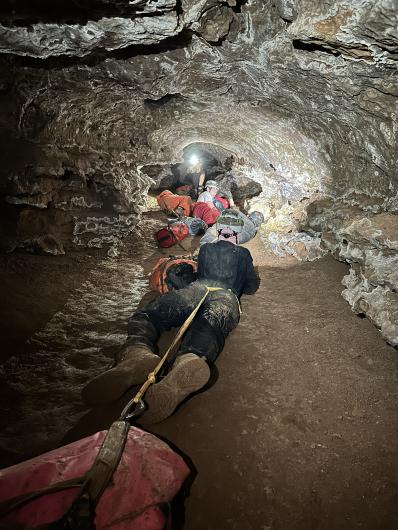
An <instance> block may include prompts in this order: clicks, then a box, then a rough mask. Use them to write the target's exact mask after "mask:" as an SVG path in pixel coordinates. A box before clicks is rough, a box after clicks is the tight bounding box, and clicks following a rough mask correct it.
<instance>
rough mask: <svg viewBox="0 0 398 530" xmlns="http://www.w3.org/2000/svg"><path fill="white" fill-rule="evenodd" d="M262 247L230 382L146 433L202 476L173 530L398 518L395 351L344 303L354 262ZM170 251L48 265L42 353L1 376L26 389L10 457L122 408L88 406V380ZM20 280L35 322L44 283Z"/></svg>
mask: <svg viewBox="0 0 398 530" xmlns="http://www.w3.org/2000/svg"><path fill="white" fill-rule="evenodd" d="M249 247H250V249H251V251H252V253H253V256H254V258H255V259H254V261H255V265H258V266H259V272H260V275H261V286H260V289H259V291H258V292H257V293H256V294H255V295H254V296H250V297H249V296H244V297H243V298H242V306H243V315H242V319H241V322H240V324H239V326H238V328H237V329H236V330H234V331H233V332H232V333H231V335H230V337H229V338H228V340H227V343H226V346H225V349H224V351H223V352H222V354H221V355H220V357H219V359H218V361H217V365H216V370H217V372H218V377H214V384H213V385H212V386H211V387H210V388H208V389H207V390H206V391H205V392H202V393H199V394H197V395H196V396H194V397H192V398H191V399H190V400H188V401H187V402H186V403H184V404H183V405H182V406H181V407H180V408H179V410H178V411H177V412H176V413H175V414H174V415H173V416H172V417H171V418H169V419H168V420H166V421H164V422H163V423H161V424H159V425H156V426H153V427H152V428H150V429H148V430H150V431H151V432H154V433H156V434H158V435H160V436H161V437H163V438H164V439H166V440H168V441H169V442H170V443H171V444H173V445H174V446H176V447H177V448H178V449H179V450H180V451H181V452H182V454H184V455H186V456H187V457H188V458H189V459H190V461H191V464H192V466H193V468H194V469H195V470H196V473H197V474H196V476H195V477H194V480H193V483H192V485H191V488H190V491H189V496H188V498H187V499H186V500H185V511H184V513H183V512H182V511H179V512H178V513H177V522H176V528H182V527H184V528H185V529H186V530H204V529H206V530H224V529H225V530H235V529H236V530H237V529H239V530H271V529H272V530H312V529H314V530H315V529H317V530H320V529H322V530H328V529H330V530H344V529H347V530H348V529H349V530H352V529H357V528H358V529H366V530H376V529H380V530H381V529H383V530H388V529H393V528H396V527H397V525H398V503H397V493H398V491H397V486H398V484H397V475H396V463H397V461H398V458H397V457H398V449H397V443H396V433H397V432H398V429H397V426H398V425H397V423H398V419H397V402H398V395H397V388H398V387H397V384H396V383H397V365H398V357H397V352H396V350H395V349H393V348H392V347H390V346H388V345H387V344H386V343H385V342H384V341H383V340H382V338H381V336H380V334H379V333H378V331H377V330H376V329H375V328H374V327H373V325H372V324H371V323H370V322H369V321H367V320H363V319H360V318H358V317H357V316H356V315H354V314H353V313H352V312H351V310H350V308H349V306H348V305H347V304H346V302H345V301H344V300H343V298H342V297H341V295H340V293H341V290H342V286H341V283H340V281H341V278H342V277H343V275H344V274H345V273H346V267H345V266H344V265H343V264H341V263H337V262H336V261H334V260H333V259H332V258H326V259H323V260H321V261H317V262H314V263H306V264H297V263H296V262H295V261H292V260H289V261H283V260H282V261H280V260H277V259H276V258H274V257H272V256H271V255H270V254H268V253H267V252H266V251H265V250H264V248H263V247H262V245H261V242H260V240H259V239H255V240H254V241H253V242H251V243H250V244H249ZM158 257H159V253H157V252H153V249H152V247H151V245H150V241H147V242H143V244H142V245H141V247H140V248H137V244H136V243H135V244H134V247H133V244H132V245H131V248H130V250H128V249H127V251H126V252H125V253H124V255H122V256H121V257H120V258H119V259H117V260H114V261H109V260H102V259H99V258H97V259H94V261H95V263H94V264H93V265H94V266H90V267H88V266H87V267H86V268H84V267H83V275H82V276H81V274H82V272H81V271H82V269H80V272H79V271H78V270H75V266H76V268H79V267H80V265H79V263H78V262H76V263H72V262H71V269H70V271H69V274H64V275H60V274H55V273H54V274H52V273H51V269H49V270H48V271H47V274H46V275H45V276H43V277H42V279H41V282H42V285H43V287H45V286H47V287H48V286H49V285H53V282H54V281H55V280H56V282H57V285H58V290H57V291H56V292H55V293H54V298H55V300H56V303H55V304H54V305H53V306H52V308H51V309H48V311H47V313H46V312H45V311H43V313H42V315H41V316H40V315H39V316H37V315H32V317H33V318H39V317H40V318H41V320H40V318H39V320H40V322H39V324H40V326H39V325H35V326H33V327H32V330H31V332H32V337H31V339H33V342H32V340H31V343H32V344H31V346H30V348H31V349H30V350H29V354H25V355H24V354H23V353H21V355H19V354H18V355H15V354H14V355H12V356H11V357H10V358H11V364H10V362H9V361H10V359H9V361H7V362H8V364H7V363H6V368H5V369H4V371H3V382H2V386H3V389H4V386H5V387H7V388H8V389H10V394H7V393H6V397H7V396H8V397H10V396H11V395H12V397H13V400H12V402H9V403H8V404H6V408H5V409H3V411H2V412H1V420H2V425H3V431H2V435H1V438H0V442H1V446H2V449H3V458H2V463H3V464H4V465H9V464H11V463H14V462H16V461H18V460H21V459H22V458H24V457H25V458H26V457H27V456H32V455H34V454H37V453H39V452H41V451H43V450H45V449H50V448H52V447H55V446H56V445H57V443H59V441H60V440H62V439H64V440H72V439H75V438H78V437H80V436H83V435H85V434H87V433H90V432H94V431H95V430H97V429H99V428H105V427H106V426H107V425H108V424H109V422H110V421H111V419H112V418H114V417H116V416H117V414H118V412H119V411H120V406H121V405H120V404H117V405H114V406H110V407H108V408H102V409H101V410H94V411H91V412H88V413H87V414H85V411H84V407H83V405H82V404H81V402H80V398H79V392H80V388H81V386H83V385H84V383H85V382H86V381H87V380H88V379H89V378H90V377H91V376H92V375H94V374H95V373H99V372H100V371H101V370H103V369H104V368H105V367H106V364H107V362H108V361H109V358H110V357H111V355H112V351H113V350H114V349H115V348H117V347H118V344H117V343H118V341H121V340H122V338H123V335H124V333H125V331H126V321H127V317H128V315H129V313H130V312H131V311H132V310H133V309H134V308H135V307H136V305H137V303H138V299H139V298H140V296H141V295H142V294H143V293H144V292H145V291H146V273H147V268H148V267H147V266H146V267H144V266H143V265H144V264H148V263H153V262H154V261H156V259H157V258H158ZM31 258H32V259H33V260H34V257H31ZM38 259H39V258H38ZM40 259H42V258H40ZM46 259H49V258H46ZM79 275H80V276H79ZM16 279H17V278H16ZM71 282H72V283H71ZM7 285H8V287H10V286H11V287H12V282H11V283H10V278H8V283H7ZM22 286H24V284H23V283H22ZM14 290H15V293H16V297H17V298H16V299H17V300H18V303H20V304H21V305H20V306H19V307H18V312H19V314H20V315H22V316H21V322H23V321H24V319H25V318H26V317H28V316H29V312H30V311H32V310H34V308H35V307H36V306H37V307H38V308H40V307H41V303H40V302H41V298H40V292H39V290H37V292H35V300H34V302H31V303H30V302H29V301H27V300H26V299H25V300H24V299H21V298H18V296H19V295H20V294H21V287H19V282H18V281H16V282H15V284H14ZM46 292H47V291H46V289H45V288H44V289H43V293H46ZM56 293H58V294H56ZM42 300H43V301H44V302H45V300H46V298H45V294H43V298H42ZM24 304H25V306H24ZM11 305H12V304H11ZM14 305H15V304H14ZM50 305H51V304H50ZM15 326H16V327H18V322H17V323H16V324H15ZM38 327H41V329H40V330H37V328H38ZM63 332H64V333H63ZM3 333H5V335H7V331H6V329H5V330H4V331H3ZM13 333H14V335H18V334H15V330H14V331H13ZM25 334H27V332H26V331H25ZM35 341H36V342H35ZM7 344H12V340H11V339H10V340H9V341H8V343H7ZM163 344H164V343H163ZM12 363H14V364H12ZM216 375H217V374H216ZM4 378H5V379H4ZM7 407H8V408H7ZM68 431H69V432H68ZM184 517H185V524H184V522H183V518H184Z"/></svg>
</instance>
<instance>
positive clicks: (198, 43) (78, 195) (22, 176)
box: [0, 0, 398, 342]
mask: <svg viewBox="0 0 398 530" xmlns="http://www.w3.org/2000/svg"><path fill="white" fill-rule="evenodd" d="M7 6H8V7H9V9H7ZM397 11H398V10H397V2H396V1H394V0H358V1H357V2H355V3H353V2H351V1H347V0H333V1H332V0H330V1H325V0H274V1H271V0H265V1H263V0H241V1H239V0H236V1H235V0H228V1H217V0H199V1H193V0H181V1H177V0H160V1H157V2H155V1H152V0H134V1H133V2H127V1H122V0H113V1H112V0H92V1H91V0H83V1H82V2H79V3H78V4H75V3H74V2H73V3H72V4H70V3H68V2H60V3H51V2H48V1H45V0H42V1H41V0H35V2H33V3H32V2H30V3H29V2H23V1H22V2H20V1H16V0H14V1H11V0H10V1H6V2H5V5H4V6H3V7H2V8H1V9H0V22H1V24H0V70H1V85H0V134H1V138H2V141H3V146H4V155H3V164H2V166H1V168H0V182H1V183H0V193H1V196H2V200H3V208H2V209H3V212H4V214H3V219H4V222H3V223H2V225H1V226H2V228H1V230H2V248H3V249H4V250H7V251H10V250H13V249H15V248H23V249H26V250H37V249H39V250H40V251H44V252H47V253H51V254H58V253H62V252H64V251H67V250H68V249H69V248H76V247H78V248H86V247H87V246H88V247H102V246H105V247H106V248H109V252H110V255H116V254H117V251H118V247H119V246H120V245H121V241H122V239H123V236H124V235H125V234H127V233H129V232H130V231H131V230H132V228H133V227H134V226H136V225H137V223H139V219H140V212H141V210H142V207H143V203H144V198H145V195H146V193H147V190H148V189H149V187H150V186H151V183H152V181H151V179H150V177H149V176H148V175H147V174H146V173H145V171H142V168H143V167H144V166H147V165H151V164H152V165H154V164H160V165H165V164H173V163H176V162H181V161H182V154H183V149H184V148H185V147H186V146H187V145H190V144H193V143H198V142H199V143H200V142H204V143H210V144H214V145H219V146H221V148H223V149H226V150H228V151H230V152H232V153H234V154H236V155H237V157H238V158H239V163H238V164H236V165H235V167H234V168H233V171H234V172H235V173H236V174H237V175H244V176H247V177H250V178H252V179H254V180H256V181H257V182H259V183H260V184H261V185H262V187H263V190H264V191H263V194H262V196H261V197H260V200H261V199H263V201H265V202H266V208H268V209H269V210H270V216H271V219H270V225H269V228H270V233H271V232H272V237H273V239H272V241H273V245H274V248H275V249H277V248H278V249H281V248H282V247H283V250H284V251H286V249H288V251H289V252H290V253H293V255H296V256H297V257H298V258H303V259H312V258H315V257H319V256H320V255H322V254H323V253H324V252H325V251H326V250H328V251H334V252H335V253H336V248H334V247H333V245H331V246H330V245H329V244H328V237H329V235H330V233H332V232H333V230H334V232H333V233H334V237H335V239H336V238H337V239H338V237H337V235H336V234H337V233H338V231H339V230H340V229H341V226H340V225H339V226H337V225H336V226H335V227H334V228H330V226H329V224H327V223H326V224H325V223H324V224H322V223H321V224H320V223H318V222H317V219H318V218H317V215H318V214H316V215H315V213H314V212H315V209H314V207H312V206H311V204H313V202H314V201H315V202H316V201H317V200H318V198H319V197H321V199H320V200H321V201H322V200H323V199H324V198H326V199H327V200H328V201H329V202H328V203H327V204H328V206H327V210H328V213H327V215H326V214H325V216H324V217H325V219H326V218H329V217H333V216H334V215H335V216H337V218H338V217H339V216H338V215H337V214H336V212H337V211H340V210H341V209H342V208H343V209H344V208H345V207H346V206H347V205H350V208H351V212H350V213H349V214H347V216H348V217H349V218H350V219H354V218H355V219H356V220H358V219H368V220H369V219H371V218H372V217H373V216H375V215H381V214H384V213H386V212H388V215H390V216H391V217H390V219H391V223H392V224H394V223H395V221H396V215H395V214H396V212H397V210H398V178H397V174H396V160H397V93H398V86H397V82H396V74H397V58H398V46H397V40H398V32H397V27H398V24H397ZM271 168H272V169H271ZM253 204H254V203H253ZM298 204H301V206H302V208H301V213H300V214H299V215H297V216H296V217H295V212H296V210H297V205H298ZM270 205H271V206H270ZM342 205H343V206H342ZM249 206H250V205H249ZM271 210H272V212H271ZM312 217H314V222H311V219H312ZM286 219H288V221H286ZM292 225H293V227H294V230H292ZM315 226H317V227H318V230H315V228H314V227H315ZM281 227H282V228H281ZM271 228H272V230H271ZM294 238H295V239H294ZM300 238H301V239H300ZM341 239H345V238H341ZM387 239H388V238H387ZM388 240H389V239H388ZM314 242H315V243H314ZM342 244H343V243H342ZM394 244H395V243H393V244H392V247H391V248H389V249H388V252H387V253H390V254H391V253H393V252H394ZM303 245H304V248H305V251H304V252H303V251H302V249H303ZM337 254H338V256H337V257H339V259H344V260H346V261H348V262H350V263H352V264H353V266H354V258H353V256H350V255H348V254H347V253H344V251H343V249H342V248H341V249H340V250H339V252H337ZM365 262H366V260H364V262H363V263H362V265H358V262H355V263H357V265H355V267H356V269H355V267H354V269H353V270H354V272H355V274H356V275H357V277H358V278H361V274H362V275H363V274H364V271H365V269H366V264H365ZM361 267H362V268H361ZM358 275H359V276H358ZM379 280H380V278H379ZM379 280H378V281H379ZM361 281H362V280H361ZM373 281H375V280H373ZM380 281H381V280H380ZM353 283H355V282H351V283H350V285H353ZM360 283H361V282H360ZM357 284H358V282H357ZM357 284H355V285H356V287H355V289H356V292H357V295H358V285H357ZM363 285H364V281H362V286H363ZM370 285H371V286H370V287H369V285H367V286H365V287H366V288H365V287H364V288H363V289H362V292H363V296H365V291H366V289H368V291H369V289H370V290H371V291H372V290H374V289H377V288H378V287H380V286H382V288H383V289H384V288H385V287H386V285H387V286H388V289H389V292H390V293H392V294H391V295H389V296H392V297H393V298H394V300H395V297H396V288H397V285H396V283H394V282H392V283H391V282H390V283H389V282H387V283H386V282H384V283H383V281H381V283H380V282H379V283H377V282H376V283H373V284H372V283H371V284H370ZM347 289H349V287H347ZM353 289H354V287H353ZM368 291H366V292H368ZM358 296H359V295H358ZM358 296H357V297H356V300H357V301H356V302H353V301H352V300H354V297H353V295H352V296H351V295H350V296H348V295H347V298H348V299H350V300H351V301H352V305H353V307H356V308H358V307H359V306H358ZM394 303H398V301H395V302H394ZM362 306H364V304H362ZM394 333H395V331H394ZM396 335H398V333H396ZM390 336H392V335H391V333H390ZM394 340H396V339H391V340H390V341H392V342H393V341H394ZM397 341H398V339H397Z"/></svg>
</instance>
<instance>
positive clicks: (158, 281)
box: [149, 256, 198, 294]
mask: <svg viewBox="0 0 398 530" xmlns="http://www.w3.org/2000/svg"><path fill="white" fill-rule="evenodd" d="M197 268H198V264H197V262H196V261H194V260H193V259H189V258H176V257H174V256H169V257H168V258H160V260H159V261H158V262H157V263H156V265H155V266H154V268H153V269H152V272H151V273H150V276H149V287H150V288H151V290H152V291H158V292H160V293H162V294H164V293H167V292H169V291H172V290H173V289H182V288H183V287H186V286H187V285H189V284H190V283H191V282H192V281H194V280H195V279H196V274H195V273H196V271H197Z"/></svg>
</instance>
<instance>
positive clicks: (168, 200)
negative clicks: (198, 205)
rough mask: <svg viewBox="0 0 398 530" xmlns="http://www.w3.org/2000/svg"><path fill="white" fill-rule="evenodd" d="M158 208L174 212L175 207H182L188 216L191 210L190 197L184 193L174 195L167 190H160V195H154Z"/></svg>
mask: <svg viewBox="0 0 398 530" xmlns="http://www.w3.org/2000/svg"><path fill="white" fill-rule="evenodd" d="M156 200H157V201H158V204H159V206H160V208H161V209H162V210H164V211H166V212H174V211H175V210H176V208H182V209H183V210H184V215H186V216H187V217H189V216H190V215H191V210H192V199H191V197H186V196H184V195H174V193H172V192H171V191H169V190H165V191H162V193H161V194H160V195H158V196H157V197H156Z"/></svg>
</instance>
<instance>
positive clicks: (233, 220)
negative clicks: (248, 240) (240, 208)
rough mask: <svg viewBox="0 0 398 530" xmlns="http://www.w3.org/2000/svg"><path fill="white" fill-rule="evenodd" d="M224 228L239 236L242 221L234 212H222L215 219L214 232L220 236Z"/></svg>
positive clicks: (229, 210) (237, 213)
mask: <svg viewBox="0 0 398 530" xmlns="http://www.w3.org/2000/svg"><path fill="white" fill-rule="evenodd" d="M225 228H229V229H231V230H232V231H233V232H234V233H235V234H239V233H240V232H242V230H243V219H242V218H241V217H240V215H239V212H237V211H236V210H231V209H228V210H224V211H223V212H222V214H221V215H220V216H219V218H218V219H217V224H216V230H217V233H218V234H219V235H220V233H221V231H222V230H223V229H225Z"/></svg>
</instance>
